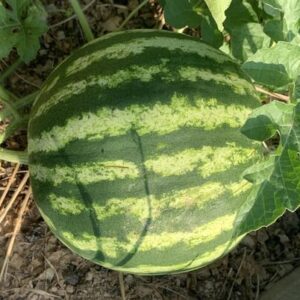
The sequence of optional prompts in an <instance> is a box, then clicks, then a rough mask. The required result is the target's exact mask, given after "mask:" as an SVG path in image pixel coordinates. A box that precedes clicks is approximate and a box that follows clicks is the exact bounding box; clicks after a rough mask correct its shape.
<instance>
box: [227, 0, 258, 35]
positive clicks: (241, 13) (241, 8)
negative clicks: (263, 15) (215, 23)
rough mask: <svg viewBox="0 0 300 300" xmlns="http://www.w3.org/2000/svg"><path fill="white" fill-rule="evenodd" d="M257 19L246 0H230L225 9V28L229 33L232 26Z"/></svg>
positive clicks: (256, 21) (253, 21)
mask: <svg viewBox="0 0 300 300" xmlns="http://www.w3.org/2000/svg"><path fill="white" fill-rule="evenodd" d="M258 22H259V19H258V16H257V13H256V11H255V10H254V8H253V7H252V5H251V4H250V3H249V2H248V1H246V0H242V1H241V0H232V2H231V5H230V7H229V8H228V9H227V10H226V20H225V22H224V27H225V29H226V30H227V31H228V32H229V33H231V31H232V29H233V28H236V27H238V26H241V25H243V24H245V23H258Z"/></svg>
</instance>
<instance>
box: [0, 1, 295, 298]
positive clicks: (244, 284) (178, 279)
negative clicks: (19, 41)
mask: <svg viewBox="0 0 300 300" xmlns="http://www.w3.org/2000/svg"><path fill="white" fill-rule="evenodd" d="M43 3H44V5H45V7H46V8H47V11H48V14H49V18H48V21H49V26H50V29H49V31H48V32H47V33H46V34H45V35H44V36H43V38H42V39H41V43H42V47H41V49H40V51H39V53H38V56H37V58H36V60H35V61H33V62H32V63H31V64H30V65H28V66H26V65H23V66H22V67H20V68H19V69H18V70H17V72H16V73H14V74H13V75H11V76H10V77H9V79H8V80H7V81H6V88H7V89H9V90H10V91H12V92H13V93H15V94H16V95H18V96H25V95H27V94H29V93H31V92H33V91H36V90H38V89H39V87H40V86H41V84H42V82H43V81H44V80H45V79H46V78H47V76H48V75H49V73H50V72H51V71H52V70H53V68H54V67H55V66H56V65H57V64H58V63H59V62H61V61H62V60H63V59H64V58H65V57H67V56H68V55H69V54H70V53H71V52H72V51H73V50H74V49H76V48H78V47H80V46H81V45H83V44H84V43H85V40H84V36H83V34H82V31H81V29H80V26H79V24H78V22H77V20H76V18H72V15H73V12H72V10H71V8H70V6H69V4H68V1H58V0H57V1H54V0H53V1H51V0H47V1H46V0H44V1H43ZM82 4H83V5H84V6H86V5H89V6H88V8H87V9H86V10H85V13H86V14H87V16H88V19H89V23H90V24H91V26H92V28H93V31H94V33H95V35H96V36H101V35H103V34H106V33H108V32H111V31H114V30H116V29H117V28H118V26H119V25H120V24H121V23H122V21H123V20H124V19H125V18H126V16H128V13H130V12H131V11H132V10H133V9H134V8H135V7H136V6H137V5H138V4H139V2H138V0H128V1H127V0H115V1H109V0H107V1H104V0H103V1H100V0H92V1H91V0H85V1H83V0H82ZM70 17H71V18H72V19H71V20H69V21H66V20H68V19H69V18H70ZM126 28H164V29H170V28H168V27H167V26H166V25H165V24H164V20H163V17H162V14H161V9H160V7H159V6H158V5H157V3H155V1H149V4H148V5H147V6H145V7H144V8H142V9H141V10H140V11H139V13H138V14H136V16H134V18H132V19H131V20H130V21H129V23H128V24H127V25H126ZM188 33H189V34H193V35H198V34H199V33H198V32H197V31H189V32H188ZM15 59H16V53H14V52H13V53H11V55H10V57H9V58H8V59H6V60H4V61H2V62H1V63H0V70H1V69H2V70H4V69H5V68H6V67H7V65H9V64H11V63H12V62H13V61H14V60H15ZM5 146H6V147H9V148H10V149H24V148H26V132H25V131H21V132H19V133H18V134H17V135H16V136H15V137H14V138H11V139H9V140H8V141H7V142H6V143H5ZM14 168H15V165H14V164H10V163H7V162H1V165H0V189H1V191H4V189H5V187H6V186H7V184H8V182H9V180H10V178H11V176H12V173H13V170H14ZM26 171H27V169H26V167H25V166H21V167H20V169H19V170H18V172H17V174H16V176H15V177H14V178H13V180H14V182H13V184H12V186H11V188H10V190H9V193H8V195H7V196H6V199H5V202H4V207H5V206H7V205H8V203H9V202H10V201H11V198H12V195H13V193H14V191H16V189H17V188H18V186H19V185H20V182H21V179H22V178H23V176H24V174H25V173H26ZM28 188H29V187H28V185H25V186H24V187H23V188H22V190H21V192H20V193H19V195H18V197H17V199H16V201H15V202H14V204H13V207H12V208H11V209H10V210H9V212H8V214H7V216H6V217H5V219H4V221H3V222H2V224H1V226H0V266H1V265H2V263H3V261H4V258H5V254H6V249H7V247H8V243H9V240H10V237H11V236H12V232H13V230H14V226H15V222H16V219H17V215H18V213H19V211H20V207H21V204H22V201H23V200H24V196H25V194H26V192H27V190H28ZM2 211H3V210H2ZM299 265H300V213H299V211H298V212H295V213H289V212H287V213H286V214H285V215H284V216H283V217H281V218H280V219H279V220H278V221H277V222H276V223H275V224H273V225H272V226H270V227H269V228H267V229H265V228H262V229H261V230H259V231H257V232H255V233H251V234H249V235H247V236H246V237H245V238H244V239H243V241H242V242H241V243H240V245H239V246H238V247H237V248H236V249H235V250H233V251H231V253H230V254H228V255H226V256H225V257H223V258H222V259H219V260H218V261H216V262H214V263H213V264H211V265H209V266H208V267H205V268H202V269H200V270H197V271H194V272H190V273H185V274H181V275H174V276H149V277H141V276H133V275H126V274H124V275H123V278H120V274H119V273H117V272H114V271H110V270H107V269H105V268H102V267H100V266H98V265H95V264H93V263H90V262H88V261H86V260H84V259H83V258H81V257H79V256H77V255H75V254H73V253H72V252H71V251H70V250H69V249H67V248H66V247H65V246H63V245H62V244H61V243H60V242H59V241H58V240H57V239H56V238H55V237H54V236H53V234H52V233H51V232H50V231H49V229H48V227H47V226H46V224H45V223H44V221H43V220H42V218H41V216H40V214H39V212H38V210H37V208H36V206H35V204H34V202H33V200H32V199H30V201H29V204H28V205H27V209H26V212H25V215H24V218H23V220H22V227H21V231H20V232H19V234H18V235H17V238H16V241H15V244H14V249H13V252H12V256H11V257H10V260H9V264H8V268H7V270H6V276H5V280H4V281H3V283H2V284H1V286H0V299H5V300H6V299H30V300H34V299H74V300H75V299H122V296H121V289H120V282H121V283H123V285H124V289H125V295H126V299H146V300H147V299H172V300H176V299H191V300H193V299H195V300H196V299H201V300H206V299H210V300H218V299H220V300H223V299H232V300H235V299H242V300H247V299H251V300H252V299H259V296H260V295H261V293H262V291H263V290H266V289H270V288H271V287H272V285H273V284H274V282H276V281H278V280H279V279H280V278H282V277H284V276H285V275H287V274H288V273H290V272H291V271H292V270H293V269H295V268H296V267H297V266H299Z"/></svg>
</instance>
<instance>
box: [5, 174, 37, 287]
mask: <svg viewBox="0 0 300 300" xmlns="http://www.w3.org/2000/svg"><path fill="white" fill-rule="evenodd" d="M27 174H28V173H27ZM24 178H26V175H25V177H24ZM30 196H31V188H29V189H28V191H27V193H26V196H25V198H24V200H23V203H22V206H21V209H20V212H19V215H18V217H17V221H16V225H15V228H14V232H13V235H12V237H11V239H10V241H9V244H8V247H7V250H6V255H5V259H4V262H3V265H2V268H1V272H0V282H1V281H3V279H5V272H6V270H7V267H8V263H9V259H10V257H11V255H12V251H13V247H14V243H15V240H16V237H17V234H18V233H19V231H20V229H21V224H22V219H23V215H24V212H25V209H26V207H27V204H28V201H29V198H30Z"/></svg>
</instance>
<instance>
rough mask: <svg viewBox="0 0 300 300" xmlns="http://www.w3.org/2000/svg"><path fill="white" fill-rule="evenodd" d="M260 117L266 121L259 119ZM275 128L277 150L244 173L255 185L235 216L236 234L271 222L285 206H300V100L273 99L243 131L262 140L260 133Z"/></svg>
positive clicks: (262, 133)
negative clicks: (277, 135)
mask: <svg viewBox="0 0 300 300" xmlns="http://www.w3.org/2000/svg"><path fill="white" fill-rule="evenodd" d="M262 117H264V118H266V119H268V122H265V121H264V122H261V118H262ZM271 125H272V130H270V126H271ZM245 128H246V129H245ZM250 128H252V129H253V132H251V131H250V130H249V129H250ZM274 129H277V130H278V132H279V133H280V139H281V141H280V146H279V148H278V149H277V151H276V153H275V154H273V155H272V156H271V157H269V158H268V159H267V160H265V161H263V162H261V163H259V164H257V165H254V166H252V167H251V168H249V169H248V170H246V172H245V173H244V177H245V178H246V179H248V180H249V181H251V182H252V183H254V188H253V190H252V192H251V193H250V195H249V197H248V199H247V201H246V202H245V203H244V204H243V205H242V207H241V210H240V212H239V215H238V217H237V219H236V226H237V230H236V233H237V235H241V234H244V233H247V232H249V231H252V230H257V229H259V228H260V227H263V226H267V225H270V224H272V223H273V222H274V221H275V220H276V219H277V218H278V217H280V216H281V215H282V214H283V213H284V212H285V211H286V210H289V211H295V210H296V209H297V208H298V207H299V206H300V197H299V195H300V184H299V183H300V157H299V153H300V103H298V104H297V105H293V104H290V105H287V104H283V103H280V102H272V103H270V104H267V105H265V106H263V107H261V108H258V109H257V110H256V111H255V112H254V113H253V114H252V116H251V117H250V118H249V119H248V121H247V122H246V124H245V126H244V127H243V129H242V131H243V133H244V134H246V135H247V136H248V137H249V138H251V139H256V140H261V137H262V136H265V137H271V136H272V135H273V133H274V131H273V130H274ZM250 132H251V133H250Z"/></svg>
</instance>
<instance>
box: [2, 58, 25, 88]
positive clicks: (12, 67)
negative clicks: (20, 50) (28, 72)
mask: <svg viewBox="0 0 300 300" xmlns="http://www.w3.org/2000/svg"><path fill="white" fill-rule="evenodd" d="M21 64H22V60H21V58H18V59H17V60H16V61H15V62H14V63H13V64H12V65H10V66H9V67H8V68H7V69H6V70H5V71H4V72H3V74H2V75H1V76H0V83H2V82H3V81H4V80H5V79H6V78H8V77H9V76H10V75H11V74H12V73H13V72H14V71H15V70H16V69H17V68H18V67H19V66H20V65H21Z"/></svg>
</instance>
